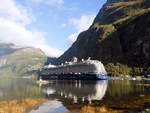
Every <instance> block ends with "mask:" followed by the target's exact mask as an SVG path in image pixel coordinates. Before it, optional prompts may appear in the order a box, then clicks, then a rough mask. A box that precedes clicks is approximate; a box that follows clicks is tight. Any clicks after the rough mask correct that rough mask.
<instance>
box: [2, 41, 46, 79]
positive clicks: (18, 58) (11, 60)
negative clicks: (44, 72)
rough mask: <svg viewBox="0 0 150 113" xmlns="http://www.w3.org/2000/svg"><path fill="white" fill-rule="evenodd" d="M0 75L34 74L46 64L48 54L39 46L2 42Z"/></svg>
mask: <svg viewBox="0 0 150 113" xmlns="http://www.w3.org/2000/svg"><path fill="white" fill-rule="evenodd" d="M0 51H1V52H0V53H1V54H0V75H17V76H24V75H32V74H36V73H37V72H38V70H39V69H40V68H41V67H42V66H43V65H44V62H45V61H46V55H45V54H44V52H43V51H41V50H40V49H38V48H32V47H19V46H16V45H14V44H6V43H1V44H0Z"/></svg>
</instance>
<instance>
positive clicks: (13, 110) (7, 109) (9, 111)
mask: <svg viewBox="0 0 150 113" xmlns="http://www.w3.org/2000/svg"><path fill="white" fill-rule="evenodd" d="M45 101H46V100H45V99H21V100H12V101H0V113H25V112H27V111H29V110H31V109H33V108H34V107H36V106H38V105H40V104H42V103H43V102H45Z"/></svg>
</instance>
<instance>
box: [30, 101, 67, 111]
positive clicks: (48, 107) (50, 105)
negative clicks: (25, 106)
mask: <svg viewBox="0 0 150 113" xmlns="http://www.w3.org/2000/svg"><path fill="white" fill-rule="evenodd" d="M66 111H67V110H66V108H65V107H64V106H63V105H62V104H61V102H59V101H56V100H54V101H48V102H46V103H44V104H43V105H41V106H40V107H39V108H38V109H35V110H32V111H30V112H29V113H65V112H66Z"/></svg>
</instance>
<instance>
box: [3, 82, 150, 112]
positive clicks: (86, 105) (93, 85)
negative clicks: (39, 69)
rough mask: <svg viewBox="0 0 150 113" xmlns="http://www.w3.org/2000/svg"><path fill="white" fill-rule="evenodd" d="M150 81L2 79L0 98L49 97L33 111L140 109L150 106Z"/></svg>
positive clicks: (132, 110) (133, 110) (131, 110)
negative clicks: (40, 81)
mask: <svg viewBox="0 0 150 113" xmlns="http://www.w3.org/2000/svg"><path fill="white" fill-rule="evenodd" d="M149 84H150V81H121V80H109V81H50V83H49V84H46V85H43V84H39V85H37V84H36V82H35V81H34V80H28V79H0V100H13V99H24V98H41V97H42V98H46V99H48V101H47V102H46V103H44V104H42V105H41V106H39V107H37V108H35V109H33V110H32V111H30V113H66V112H67V113H84V112H85V113H86V112H87V111H91V113H98V112H100V111H101V110H105V111H106V110H107V109H108V110H120V111H125V112H127V111H130V112H138V111H140V110H142V109H145V108H148V107H150V86H149Z"/></svg>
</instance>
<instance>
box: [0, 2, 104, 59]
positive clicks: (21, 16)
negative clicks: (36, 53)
mask: <svg viewBox="0 0 150 113" xmlns="http://www.w3.org/2000/svg"><path fill="white" fill-rule="evenodd" d="M0 2H1V3H0V42H6V43H14V44H16V45H19V46H30V47H36V48H40V49H41V50H43V51H44V52H45V53H46V54H47V55H48V56H50V57H58V56H60V55H61V54H63V52H65V51H66V50H67V49H68V48H69V47H70V46H71V45H72V43H73V42H74V41H75V40H76V39H77V36H78V35H79V33H81V32H82V31H85V30H87V29H88V28H89V26H90V25H91V24H92V22H93V20H94V18H95V16H96V15H97V13H98V12H99V10H100V8H101V7H102V5H103V4H104V3H105V2H106V0H0Z"/></svg>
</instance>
